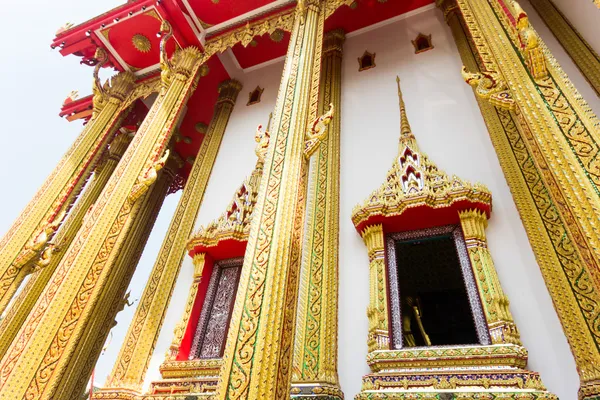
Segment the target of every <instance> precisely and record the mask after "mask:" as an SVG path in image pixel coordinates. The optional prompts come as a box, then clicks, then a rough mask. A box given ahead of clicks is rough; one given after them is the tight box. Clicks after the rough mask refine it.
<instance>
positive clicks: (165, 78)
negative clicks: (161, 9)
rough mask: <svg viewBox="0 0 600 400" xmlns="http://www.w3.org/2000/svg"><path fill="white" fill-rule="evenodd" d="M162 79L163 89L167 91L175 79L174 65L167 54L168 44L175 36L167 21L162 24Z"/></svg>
mask: <svg viewBox="0 0 600 400" xmlns="http://www.w3.org/2000/svg"><path fill="white" fill-rule="evenodd" d="M160 34H161V38H160V71H161V72H160V79H161V81H162V89H163V90H166V88H168V87H169V84H170V83H171V80H172V79H173V65H172V64H171V61H170V60H169V56H168V54H167V42H168V41H169V39H170V38H171V37H172V36H173V28H171V24H169V22H167V21H166V20H163V21H162V23H161V24H160Z"/></svg>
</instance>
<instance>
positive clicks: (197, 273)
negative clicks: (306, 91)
mask: <svg viewBox="0 0 600 400" xmlns="http://www.w3.org/2000/svg"><path fill="white" fill-rule="evenodd" d="M205 261H206V253H197V254H194V257H193V258H192V262H193V263H194V280H196V279H200V278H201V277H202V271H203V270H204V264H205Z"/></svg>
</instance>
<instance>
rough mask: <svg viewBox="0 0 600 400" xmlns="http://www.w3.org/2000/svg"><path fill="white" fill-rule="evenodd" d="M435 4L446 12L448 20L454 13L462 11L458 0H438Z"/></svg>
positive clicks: (445, 16)
mask: <svg viewBox="0 0 600 400" xmlns="http://www.w3.org/2000/svg"><path fill="white" fill-rule="evenodd" d="M435 5H436V6H437V7H438V8H439V9H440V10H442V12H443V13H444V19H445V20H446V22H448V20H449V18H450V17H451V16H452V15H454V14H456V13H460V9H459V8H458V4H457V3H456V0H436V1H435Z"/></svg>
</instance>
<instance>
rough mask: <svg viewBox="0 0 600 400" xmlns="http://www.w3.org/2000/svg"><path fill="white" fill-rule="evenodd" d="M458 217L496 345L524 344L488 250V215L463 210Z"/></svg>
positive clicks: (489, 327)
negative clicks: (486, 233) (486, 232)
mask: <svg viewBox="0 0 600 400" xmlns="http://www.w3.org/2000/svg"><path fill="white" fill-rule="evenodd" d="M458 215H459V217H460V224H461V226H462V230H463V234H464V237H465V243H466V245H467V251H468V253H469V259H470V260H471V268H472V269H473V274H474V275H475V280H476V281H477V288H478V290H479V297H480V298H481V303H482V305H483V309H484V311H485V316H486V321H487V324H488V329H489V331H490V337H491V339H492V343H493V344H516V345H521V339H520V338H519V332H518V330H517V327H516V326H515V323H514V321H513V318H512V314H511V313H510V310H509V308H508V305H509V301H508V298H507V297H506V295H505V294H504V291H503V290H502V286H501V285H500V280H499V279H498V274H497V273H496V268H495V267H494V262H493V261H492V256H491V254H490V252H489V250H488V247H487V239H486V237H485V228H486V227H487V216H486V215H485V213H483V212H481V211H478V210H475V209H472V210H466V211H461V212H459V213H458Z"/></svg>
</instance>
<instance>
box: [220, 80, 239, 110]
mask: <svg viewBox="0 0 600 400" xmlns="http://www.w3.org/2000/svg"><path fill="white" fill-rule="evenodd" d="M242 87H243V85H242V84H241V83H240V82H239V81H238V80H236V79H229V80H226V81H223V82H221V83H220V84H219V89H218V90H219V98H218V99H217V105H219V104H222V103H229V104H231V105H232V106H233V105H235V101H236V100H237V96H238V94H239V93H240V90H242Z"/></svg>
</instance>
